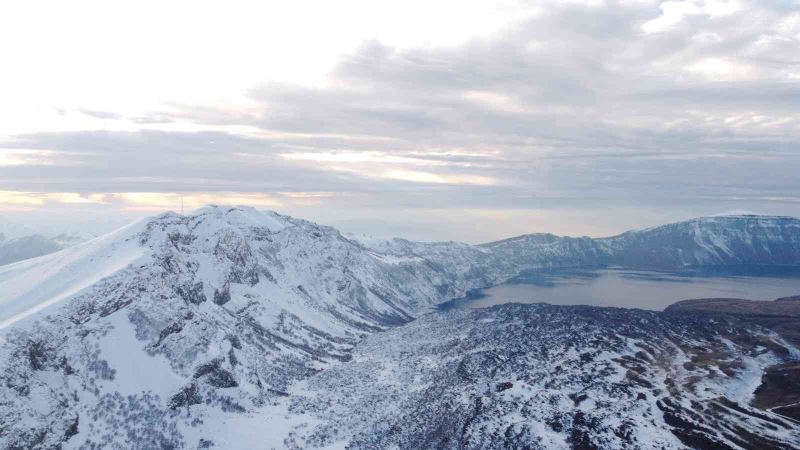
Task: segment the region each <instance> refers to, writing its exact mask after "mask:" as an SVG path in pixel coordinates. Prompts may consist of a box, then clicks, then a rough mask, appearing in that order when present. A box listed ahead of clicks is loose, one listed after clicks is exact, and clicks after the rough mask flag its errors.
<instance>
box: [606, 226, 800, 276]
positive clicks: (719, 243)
mask: <svg viewBox="0 0 800 450" xmlns="http://www.w3.org/2000/svg"><path fill="white" fill-rule="evenodd" d="M599 242H600V243H601V244H603V245H604V246H606V248H607V249H608V252H609V257H610V258H609V260H610V262H611V263H612V264H617V265H623V266H629V267H655V268H676V267H684V266H708V265H737V264H744V265H747V264H754V265H759V264H773V265H797V264H800V220H798V219H796V218H792V217H770V216H722V217H709V218H702V219H694V220H690V221H687V222H680V223H675V224H670V225H664V226H660V227H656V228H650V229H647V230H641V231H631V232H628V233H624V234H622V235H620V236H616V237H613V238H608V239H601V240H599Z"/></svg>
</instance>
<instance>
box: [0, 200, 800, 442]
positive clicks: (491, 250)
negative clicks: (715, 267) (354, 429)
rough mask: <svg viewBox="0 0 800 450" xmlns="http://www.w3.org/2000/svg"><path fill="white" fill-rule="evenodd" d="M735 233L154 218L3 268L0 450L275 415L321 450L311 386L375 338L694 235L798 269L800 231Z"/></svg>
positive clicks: (206, 213)
mask: <svg viewBox="0 0 800 450" xmlns="http://www.w3.org/2000/svg"><path fill="white" fill-rule="evenodd" d="M724 220H727V219H717V218H715V219H713V220H712V219H701V221H702V223H700V224H694V223H692V222H688V223H684V224H677V225H676V226H674V229H673V228H665V229H664V230H661V231H659V229H654V230H655V231H654V230H645V231H642V232H638V233H639V234H636V233H634V234H624V235H621V236H620V237H617V238H610V239H609V240H593V239H589V238H561V237H557V236H553V235H530V236H522V237H519V238H514V239H509V240H506V241H502V242H499V243H493V244H488V245H484V246H471V245H467V244H461V243H455V242H441V243H419V242H412V241H407V240H403V239H393V240H376V239H367V238H359V237H354V236H344V235H342V234H340V233H339V232H338V231H336V230H335V229H333V228H330V227H325V226H321V225H317V224H314V223H311V222H308V221H304V220H300V219H295V218H291V217H287V216H283V215H280V214H278V213H274V212H262V211H257V210H255V209H252V208H246V207H226V206H209V207H206V208H203V209H201V210H198V211H197V212H195V213H192V214H190V215H186V216H183V215H178V214H175V213H165V214H162V215H160V216H157V217H154V218H150V219H146V220H143V221H141V222H137V223H135V224H132V225H130V226H128V227H125V228H123V229H121V230H118V231H117V232H115V233H112V234H109V235H106V236H102V237H100V238H97V239H94V240H91V241H89V242H86V243H84V244H80V245H77V246H74V247H71V248H68V249H65V250H62V251H59V252H57V253H54V254H51V255H47V256H43V257H40V258H36V259H32V260H28V261H22V262H19V263H15V264H11V265H7V266H0V328H2V329H0V336H2V337H3V338H4V342H3V343H2V345H0V424H2V426H1V427H0V449H2V448H15V447H21V448H59V446H62V447H66V448H81V446H86V448H91V446H92V445H94V446H95V447H101V448H195V447H197V446H198V445H199V444H201V443H202V442H206V441H208V440H215V441H216V442H226V443H228V444H229V447H230V446H233V447H236V446H235V445H233V444H234V443H237V442H238V443H239V444H241V445H240V446H245V447H247V445H244V444H243V442H244V441H241V440H240V441H237V439H239V438H238V437H237V436H238V434H231V432H232V430H235V432H236V433H240V434H241V436H243V437H242V438H241V439H245V437H244V436H246V439H249V441H247V442H251V443H252V442H259V439H260V438H259V435H258V434H254V432H253V430H254V429H258V428H259V427H262V426H264V425H263V424H264V420H266V418H269V421H270V422H269V423H270V424H273V425H274V426H275V427H278V428H280V430H277V429H272V428H268V430H267V431H265V432H267V433H268V434H270V437H269V439H268V441H269V442H280V443H283V442H284V439H289V440H288V441H286V442H290V441H291V437H290V436H288V435H281V436H278V434H276V433H278V431H281V432H287V433H288V432H290V431H291V432H293V433H296V435H297V436H300V435H303V437H302V439H303V442H307V443H308V442H312V441H313V439H314V438H310V437H308V436H306V435H304V434H303V433H305V432H304V431H303V430H310V429H312V427H313V426H315V424H322V423H325V422H326V421H330V420H331V418H330V417H329V416H328V415H326V414H316V413H311V412H298V411H296V410H291V408H292V404H293V400H294V398H295V397H296V396H297V395H300V394H302V393H301V392H299V391H298V389H301V388H302V386H303V385H304V383H307V382H309V380H311V379H312V378H314V377H318V376H319V377H323V378H324V377H325V373H326V372H325V371H324V370H325V369H328V368H330V367H331V366H337V367H338V366H342V365H347V364H349V361H351V359H352V358H353V349H354V348H355V347H356V346H357V345H358V344H359V343H360V342H362V341H363V339H364V338H365V337H366V336H369V335H374V334H375V333H376V332H381V331H385V330H389V329H392V328H397V327H399V328H400V329H406V328H405V327H403V325H405V324H407V323H409V322H411V321H413V320H414V319H415V318H417V317H419V316H421V315H423V314H425V313H427V312H430V311H431V310H432V309H433V307H434V306H435V305H437V304H439V303H441V302H443V301H446V300H448V299H451V298H454V297H459V296H462V295H464V294H465V293H466V292H467V291H468V290H470V289H474V288H478V287H485V286H488V285H492V284H496V283H499V282H502V281H504V280H506V279H508V278H510V277H513V276H515V275H516V274H518V273H519V271H521V270H524V269H528V268H535V267H552V266H562V267H563V266H579V265H587V264H591V265H594V264H608V263H611V262H614V261H617V260H621V259H614V258H623V256H621V255H627V254H629V253H625V252H626V251H632V250H630V249H632V248H635V247H641V248H648V247H647V246H650V247H649V248H661V249H663V248H668V246H667V244H666V243H665V242H667V241H666V240H664V241H662V240H659V239H661V238H660V237H659V236H670V239H672V237H674V236H683V234H684V233H685V232H688V233H690V234H689V236H690V237H691V242H693V243H694V244H692V245H696V246H697V248H699V249H700V250H697V251H698V252H700V253H696V258H695V259H694V260H689V259H667V260H665V261H668V262H670V263H676V264H680V265H683V264H686V263H691V262H693V261H695V262H697V261H699V262H702V263H706V262H708V263H718V262H719V263H727V262H732V263H738V262H739V261H742V260H747V261H753V258H764V259H759V260H757V261H767V262H769V261H776V260H778V259H777V256H776V255H779V254H782V255H785V256H781V257H780V258H782V259H780V261H784V262H786V263H795V264H796V263H798V262H800V257H796V256H795V253H794V252H795V250H794V247H792V245H794V242H795V241H796V239H797V237H798V236H797V228H796V224H797V220H796V219H790V220H788V219H787V220H784V219H774V220H773V219H769V220H767V219H761V218H755V219H753V218H743V219H737V220H735V221H734V222H730V223H729V222H725V221H724ZM754 221H755V222H754ZM754 223H755V225H754ZM759 224H760V225H759ZM668 227H669V226H668ZM729 228H730V229H729ZM685 230H689V231H685ZM695 230H700V231H699V232H698V231H695ZM706 230H707V231H706ZM748 233H750V234H748ZM648 237H650V238H648ZM652 239H655V240H652ZM665 239H666V238H665ZM654 242H655V244H654ZM681 242H682V241H681ZM739 242H747V243H749V246H744V247H743V246H740V245H739ZM709 243H712V244H713V245H712V244H709ZM723 247H725V248H726V249H727V250H726V252H722V251H721V250H718V249H721V248H723ZM783 247H786V252H785V253H780V252H779V251H778V250H777V249H778V248H783ZM763 248H769V249H770V251H769V252H768V253H765V252H762V251H761V250H757V251H756V250H753V249H763ZM712 253H713V254H714V255H717V256H719V255H723V254H725V255H730V257H727V258H723V257H721V256H719V258H717V259H714V258H711V257H706V256H705V255H711V254H712ZM749 255H755V256H753V257H751V256H749ZM765 255H771V256H769V257H767V256H765ZM631 260H632V261H635V259H631ZM465 320H467V319H465ZM470 320H471V319H470ZM509 320H510V319H509ZM565 320H568V319H565ZM470 323H471V322H469V321H467V322H463V323H460V324H458V325H454V326H456V327H459V326H460V327H469V326H470ZM435 324H436V322H434V325H435ZM435 326H438V325H435ZM451 328H452V327H451ZM412 329H416V330H419V327H417V328H412ZM465 329H466V328H465ZM398 333H399V334H395V335H387V336H395V337H396V338H397V339H405V336H406V335H405V334H403V332H398ZM420 337H422V336H420ZM430 362H431V363H433V362H434V361H432V360H431V361H430ZM320 371H323V372H320ZM314 379H316V378H314ZM330 389H331V390H332V391H331V392H333V390H334V388H333V387H331V388H330ZM376 389H377V390H379V391H380V390H382V389H383V387H381V386H377V385H376ZM367 394H369V393H367ZM376 395H380V394H376ZM295 427H299V428H298V429H295ZM245 430H246V431H245ZM309 439H310V441H309ZM262 442H265V441H262ZM298 442H299V441H298ZM320 442H322V441H320ZM203 445H204V444H203ZM304 445H306V444H304ZM314 445H315V444H313V443H311V444H307V446H310V447H313V446H314ZM279 447H280V446H276V448H279Z"/></svg>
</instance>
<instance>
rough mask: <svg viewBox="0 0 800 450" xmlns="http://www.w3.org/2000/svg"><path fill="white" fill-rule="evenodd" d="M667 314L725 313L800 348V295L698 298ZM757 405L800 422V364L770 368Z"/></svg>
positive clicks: (755, 404)
mask: <svg viewBox="0 0 800 450" xmlns="http://www.w3.org/2000/svg"><path fill="white" fill-rule="evenodd" d="M664 311H665V312H667V313H702V314H721V315H725V316H727V317H735V318H737V319H738V320H741V321H744V322H751V323H756V324H758V325H761V326H763V327H766V328H769V329H771V330H773V331H775V332H776V333H778V334H779V335H780V336H781V337H783V338H784V339H786V340H787V341H789V342H791V343H792V344H794V345H795V346H797V347H800V296H792V297H782V298H779V299H776V300H774V301H771V302H765V301H755V300H746V299H741V298H698V299H692V300H683V301H680V302H677V303H675V304H672V305H670V306H668V307H667V308H666V309H665V310H664ZM753 406H756V407H759V408H762V409H769V410H771V411H772V412H775V413H778V414H781V415H783V416H785V417H789V418H792V419H794V420H800V363H798V362H794V363H785V364H778V365H775V366H772V367H768V368H767V369H766V371H765V372H764V375H763V376H762V379H761V386H759V387H758V389H756V391H755V398H754V399H753Z"/></svg>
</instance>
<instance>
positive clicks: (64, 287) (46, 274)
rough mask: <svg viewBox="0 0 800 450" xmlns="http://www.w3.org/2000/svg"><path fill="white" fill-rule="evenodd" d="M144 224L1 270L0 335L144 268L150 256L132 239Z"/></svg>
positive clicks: (123, 228)
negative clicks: (110, 279) (111, 278)
mask: <svg viewBox="0 0 800 450" xmlns="http://www.w3.org/2000/svg"><path fill="white" fill-rule="evenodd" d="M144 224H145V221H144V220H142V221H138V222H134V223H132V224H130V225H127V226H125V227H122V228H120V229H118V230H116V231H113V232H111V233H109V234H106V235H103V236H101V237H98V238H96V239H93V240H91V241H89V242H86V243H83V244H80V245H76V246H74V247H70V248H67V249H64V250H61V251H59V252H56V253H53V254H50V255H45V256H42V257H39V258H33V259H29V260H25V261H20V262H18V263H14V264H9V265H6V266H0V330H2V329H5V328H7V327H9V326H10V325H12V324H14V323H16V322H18V321H20V320H22V319H25V318H26V317H28V316H31V315H33V314H36V313H38V312H40V311H43V310H45V309H46V308H48V307H50V306H52V305H54V304H56V303H59V302H61V301H63V300H65V299H68V298H70V297H72V296H74V295H76V294H78V293H79V292H81V291H82V290H83V289H86V288H88V287H91V286H92V285H94V284H95V283H97V282H98V281H100V280H102V279H104V278H107V277H109V276H111V275H113V274H115V273H117V272H119V271H120V270H122V269H124V268H126V267H128V266H129V265H131V264H133V263H144V262H145V261H146V255H147V252H146V250H145V249H144V248H143V247H141V245H140V244H139V243H138V242H137V241H136V239H133V237H134V236H135V235H137V234H138V233H140V232H141V231H142V229H143V227H144Z"/></svg>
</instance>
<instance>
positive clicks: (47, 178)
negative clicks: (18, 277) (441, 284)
mask: <svg viewBox="0 0 800 450" xmlns="http://www.w3.org/2000/svg"><path fill="white" fill-rule="evenodd" d="M219 5H220V4H219V3H211V2H191V3H188V2H186V3H184V2H167V3H164V2H157V3H156V2H149V1H144V2H131V3H126V4H124V6H121V7H120V6H119V5H117V4H115V6H113V7H112V6H111V4H110V3H108V2H80V1H79V2H52V4H51V3H49V2H44V3H43V2H37V1H34V2H7V3H5V4H3V5H2V6H0V47H1V48H0V51H2V54H3V55H4V62H5V63H6V65H7V66H8V67H12V68H13V69H14V70H4V71H3V72H2V74H0V77H2V78H0V97H1V98H3V99H4V102H3V104H2V105H0V191H3V192H5V193H4V194H3V195H0V208H3V207H5V208H6V209H7V210H8V208H11V207H12V206H13V207H14V208H16V210H19V209H20V208H23V207H24V208H36V207H40V208H45V207H47V208H55V207H56V206H57V205H61V207H66V206H65V205H73V206H74V205H81V207H82V208H96V210H97V211H103V213H104V214H107V213H110V212H111V211H119V210H122V209H124V208H128V210H130V209H131V208H144V209H148V210H150V209H157V208H164V207H169V205H170V204H174V203H175V201H176V199H179V198H180V197H181V196H183V197H184V198H191V199H192V202H195V201H196V202H203V201H209V202H229V203H245V202H247V203H255V204H258V205H261V206H264V207H274V208H278V209H281V210H284V211H287V212H296V213H300V214H305V215H306V216H309V217H311V218H317V219H319V220H327V221H330V222H334V223H345V224H346V223H350V224H351V225H352V221H350V220H349V218H350V217H354V216H358V217H362V223H366V222H370V220H367V219H366V218H363V217H365V216H363V215H361V213H358V214H357V213H356V212H355V211H368V210H371V211H376V214H379V213H378V212H377V211H379V209H380V210H382V211H385V208H387V207H388V206H391V207H392V208H395V209H396V210H397V211H414V212H415V214H428V215H429V217H428V218H429V219H431V220H434V219H435V218H436V220H439V221H440V222H441V223H442V224H444V223H445V221H444V219H442V217H445V216H446V215H461V216H463V217H464V219H463V220H465V221H466V220H472V221H473V223H475V219H474V215H472V217H471V218H467V216H470V214H467V213H466V212H465V211H468V210H469V211H483V212H485V211H494V212H495V213H494V214H488V213H486V214H485V219H484V223H485V224H486V225H485V227H486V228H487V229H484V230H482V232H484V233H485V234H487V235H489V234H491V235H492V236H493V237H502V236H497V234H501V233H503V232H512V231H515V230H516V228H514V227H512V226H511V225H509V224H508V223H507V221H508V220H511V219H510V218H512V217H517V218H518V217H529V216H526V215H524V214H521V213H516V212H517V211H538V212H539V213H538V214H540V217H546V218H547V221H549V222H548V223H550V224H551V226H549V227H545V228H544V229H549V230H552V231H557V232H558V231H563V230H572V231H576V230H578V231H579V232H582V233H588V234H602V233H603V232H604V231H606V230H608V229H609V227H608V226H606V225H601V224H600V222H599V221H597V220H595V219H592V220H588V219H586V220H584V219H581V218H580V217H581V216H580V214H578V213H576V211H584V212H585V217H586V218H589V217H596V214H595V213H593V212H592V211H594V210H595V209H596V208H618V209H619V211H636V210H639V211H641V210H644V209H645V208H650V209H653V208H655V209H660V210H663V211H665V212H663V213H658V214H652V215H648V214H644V213H642V214H636V213H633V212H630V213H618V214H615V217H617V220H618V222H619V225H618V228H619V231H621V230H622V229H624V228H628V227H633V226H640V225H649V224H652V223H651V222H649V220H650V219H645V218H646V217H650V218H651V219H653V220H655V218H656V217H657V218H659V219H661V218H663V217H672V218H675V219H677V218H682V217H686V216H688V215H696V214H702V213H704V212H705V213H712V212H715V211H719V210H726V209H734V208H743V209H759V210H760V211H764V212H773V213H786V214H800V206H798V205H800V203H799V202H798V201H797V199H800V182H798V177H797V171H798V169H800V149H798V142H800V50H799V49H800V5H799V4H798V3H797V2H791V1H745V0H737V1H721V0H709V1H701V0H698V1H666V2H660V1H649V0H643V1H614V2H612V1H593V2H583V1H575V2H544V1H530V2H528V1H520V2H504V1H499V2H455V1H445V2H434V3H430V2H422V1H412V2H401V3H397V2H395V3H392V4H386V3H378V2H367V1H355V0H354V1H345V2H308V1H302V2H289V3H287V2H274V3H273V2H244V1H235V2H231V3H227V2H226V4H225V5H224V7H221V6H219ZM43 10H47V11H48V14H42V12H41V11H43ZM90 13H91V14H90ZM32 193H33V194H32ZM240 200H241V201H240ZM3 205H5V206H3ZM311 208H313V209H311ZM381 208H383V209H381ZM173 209H174V207H173ZM431 211H439V212H438V213H436V214H434V213H433V212H431ZM503 211H515V213H514V214H511V213H503ZM545 211H546V213H545ZM558 211H570V213H569V214H564V215H562V216H559V214H558ZM337 214H338V215H337ZM380 214H385V213H380ZM401 215H403V214H401ZM406 215H407V214H406ZM448 217H449V216H448ZM559 217H562V218H561V219H559ZM420 220H421V221H422V222H424V220H427V219H424V220H423V219H420ZM453 220H454V219H451V218H448V219H447V221H446V222H447V223H448V224H450V225H452V223H451V222H452V221H453ZM526 220H528V221H529V222H530V223H532V224H534V223H535V224H543V223H544V222H542V221H539V220H532V219H530V218H529V219H526ZM566 220H571V221H573V222H571V223H566V222H565V221H566ZM371 222H372V223H377V222H375V221H374V220H372V221H371ZM537 226H538V225H537ZM542 226H543V225H542ZM482 227H483V226H482ZM356 228H359V229H361V228H362V227H360V226H359V227H356ZM429 228H435V227H429ZM455 228H459V229H462V230H464V231H463V232H464V234H463V236H464V238H465V239H472V238H473V237H474V236H475V235H477V231H474V230H473V231H469V230H468V227H458V226H456V227H455ZM539 230H540V229H531V230H530V231H539ZM580 230H582V231H580ZM367 231H369V230H367ZM400 231H402V230H400ZM389 232H391V230H390V231H389ZM445 234H446V232H443V233H442V236H439V235H435V233H434V234H432V235H431V236H430V237H444V235H445ZM447 236H448V237H452V236H450V235H449V234H447Z"/></svg>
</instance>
